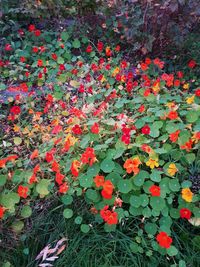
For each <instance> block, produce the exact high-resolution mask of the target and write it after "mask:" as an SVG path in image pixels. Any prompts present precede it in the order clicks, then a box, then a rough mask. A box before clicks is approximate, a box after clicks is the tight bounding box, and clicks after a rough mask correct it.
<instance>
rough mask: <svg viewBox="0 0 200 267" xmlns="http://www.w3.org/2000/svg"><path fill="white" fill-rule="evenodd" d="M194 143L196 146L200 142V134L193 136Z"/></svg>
mask: <svg viewBox="0 0 200 267" xmlns="http://www.w3.org/2000/svg"><path fill="white" fill-rule="evenodd" d="M192 141H193V142H194V143H196V144H197V143H198V142H199V141H200V132H196V133H194V134H193V136H192Z"/></svg>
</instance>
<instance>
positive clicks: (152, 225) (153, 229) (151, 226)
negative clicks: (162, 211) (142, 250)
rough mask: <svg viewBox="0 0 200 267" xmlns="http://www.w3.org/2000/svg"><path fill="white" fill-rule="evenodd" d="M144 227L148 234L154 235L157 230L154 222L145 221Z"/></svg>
mask: <svg viewBox="0 0 200 267" xmlns="http://www.w3.org/2000/svg"><path fill="white" fill-rule="evenodd" d="M144 229H145V231H146V232H147V233H148V234H151V235H155V233H156V232H157V226H156V224H155V223H146V224H145V226H144Z"/></svg>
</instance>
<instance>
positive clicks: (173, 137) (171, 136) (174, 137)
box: [169, 130, 181, 143]
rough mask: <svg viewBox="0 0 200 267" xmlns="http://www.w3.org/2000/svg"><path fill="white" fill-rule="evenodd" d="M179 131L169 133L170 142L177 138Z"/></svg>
mask: <svg viewBox="0 0 200 267" xmlns="http://www.w3.org/2000/svg"><path fill="white" fill-rule="evenodd" d="M180 132H181V131H180V130H177V131H176V132H173V133H171V134H170V135H169V139H170V141H172V143H175V142H176V141H177V140H178V137H179V134H180Z"/></svg>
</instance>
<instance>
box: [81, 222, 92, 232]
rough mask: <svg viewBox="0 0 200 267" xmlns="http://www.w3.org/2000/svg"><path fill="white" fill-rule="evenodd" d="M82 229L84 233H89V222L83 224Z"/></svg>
mask: <svg viewBox="0 0 200 267" xmlns="http://www.w3.org/2000/svg"><path fill="white" fill-rule="evenodd" d="M81 231H82V232H83V233H85V234H86V233H88V232H89V231H90V227H89V225H87V224H81Z"/></svg>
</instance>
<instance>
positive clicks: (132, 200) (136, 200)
mask: <svg viewBox="0 0 200 267" xmlns="http://www.w3.org/2000/svg"><path fill="white" fill-rule="evenodd" d="M141 202H142V201H141V198H140V197H139V196H131V197H130V204H131V206H133V207H135V208H139V207H140V206H141Z"/></svg>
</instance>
